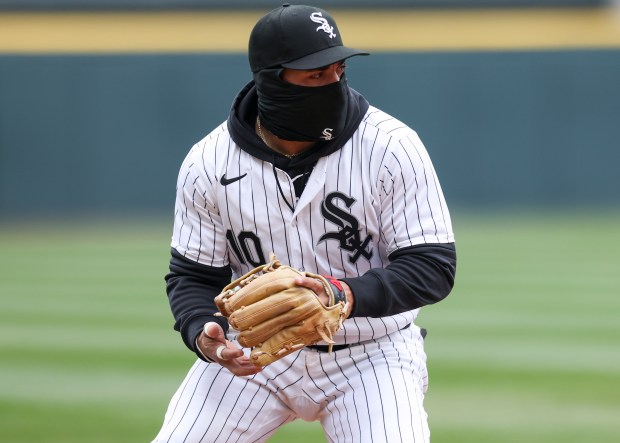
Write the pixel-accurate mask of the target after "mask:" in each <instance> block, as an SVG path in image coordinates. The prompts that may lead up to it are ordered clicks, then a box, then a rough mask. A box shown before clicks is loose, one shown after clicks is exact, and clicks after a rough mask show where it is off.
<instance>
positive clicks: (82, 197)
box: [0, 16, 620, 218]
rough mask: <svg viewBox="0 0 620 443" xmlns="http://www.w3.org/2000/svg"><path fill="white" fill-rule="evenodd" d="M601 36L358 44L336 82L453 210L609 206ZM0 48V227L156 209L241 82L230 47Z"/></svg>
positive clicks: (242, 68) (609, 144)
mask: <svg viewBox="0 0 620 443" xmlns="http://www.w3.org/2000/svg"><path fill="white" fill-rule="evenodd" d="M442 17H443V16H442ZM1 18H2V17H0V20H1ZM252 20H253V18H251V20H249V21H248V23H249V22H251V21H252ZM180 29H187V28H180ZM362 31H363V29H362ZM0 33H1V30H0ZM590 34H591V33H588V35H590ZM347 35H351V34H350V33H348V34H347ZM438 35H439V34H438ZM362 37H363V33H362ZM614 38H616V37H615V36H614V35H612V38H611V40H610V42H611V44H609V45H607V46H608V47H605V48H597V47H585V48H579V49H575V48H573V49H571V48H570V47H562V48H537V49H535V50H533V49H519V48H512V47H511V48H498V49H496V50H494V49H493V48H485V49H484V50H479V49H467V48H459V49H458V50H449V49H446V48H443V47H442V48H441V50H429V49H423V48H416V49H410V50H395V49H394V48H391V49H389V50H384V51H382V50H376V49H373V51H372V52H373V55H372V56H370V57H358V58H356V59H353V60H351V61H350V62H349V69H348V78H349V83H350V85H351V86H352V87H354V88H355V89H357V90H359V91H360V92H362V93H363V94H364V95H365V96H366V97H367V98H368V99H369V101H370V102H371V103H372V104H374V105H376V106H379V107H381V108H383V109H384V110H386V111H387V112H389V113H392V114H393V115H395V116H397V117H399V118H400V119H401V120H403V121H404V122H405V123H407V124H409V125H410V126H411V127H413V128H414V129H416V130H417V131H418V132H419V134H420V136H421V138H422V140H423V141H424V142H425V144H426V146H427V148H428V150H429V152H430V153H431V156H432V158H433V159H434V162H435V167H436V169H437V170H438V172H439V176H440V179H441V182H442V185H443V188H444V192H445V194H446V197H447V198H448V202H449V203H450V205H451V206H452V207H463V208H478V207H484V208H489V207H492V208H514V207H534V208H538V207H545V208H547V207H560V208H565V207H574V206H580V207H614V208H617V207H620V173H618V165H619V164H620V82H619V80H618V79H620V41H619V42H618V43H619V44H618V45H617V46H616V45H615V44H614V40H613V39H614ZM456 39H458V36H455V41H456ZM74 40H75V41H77V42H79V41H80V40H79V39H74ZM239 40H240V41H241V42H242V41H246V37H245V36H241V38H240V39H239ZM413 40H415V41H419V39H413ZM390 41H392V40H390ZM437 41H438V38H437ZM6 42H7V40H5V41H4V43H3V42H0V218H7V217H21V216H39V215H41V216H48V215H56V216H62V215H64V214H68V213H82V212H88V213H109V214H126V213H130V214H136V213H141V212H171V211H172V205H173V200H174V188H175V182H176V173H177V170H178V167H179V165H180V163H181V161H182V159H183V157H184V155H185V153H186V152H187V150H188V149H189V148H190V147H191V146H192V144H193V143H195V142H196V141H198V140H199V139H200V138H202V137H203V136H204V135H206V133H207V132H208V131H209V130H210V129H211V128H213V127H214V126H215V125H217V124H219V123H220V122H221V121H223V120H224V119H225V118H226V116H227V113H228V110H229V108H230V104H231V101H232V98H233V96H234V95H235V94H236V92H237V91H238V90H239V89H240V88H241V87H242V86H243V85H244V84H245V83H246V82H247V81H249V80H250V73H249V70H248V68H247V61H246V55H245V54H244V53H243V51H242V50H230V51H195V52H191V51H175V52H174V53H172V52H161V51H153V53H145V52H135V51H133V52H131V51H130V52H128V53H124V54H118V53H116V54H115V53H106V52H105V51H101V52H98V53H96V54H86V53H75V54H73V53H70V52H71V51H69V50H67V51H66V52H67V53H61V52H60V51H50V50H46V51H41V52H38V53H37V52H36V51H22V52H20V51H14V53H11V52H10V51H9V50H5V52H4V53H2V50H1V48H2V44H6ZM9 43H10V42H9ZM355 43H356V40H355V39H353V42H352V43H349V44H350V45H351V46H355ZM41 44H42V43H41ZM362 47H365V46H362ZM5 48H6V46H5ZM9 49H10V48H9Z"/></svg>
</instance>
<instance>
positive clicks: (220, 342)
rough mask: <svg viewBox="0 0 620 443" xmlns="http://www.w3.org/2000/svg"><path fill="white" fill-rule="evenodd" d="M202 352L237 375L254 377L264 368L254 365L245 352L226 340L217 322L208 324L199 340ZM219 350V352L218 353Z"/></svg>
mask: <svg viewBox="0 0 620 443" xmlns="http://www.w3.org/2000/svg"><path fill="white" fill-rule="evenodd" d="M197 344H198V346H199V347H200V351H201V352H202V353H203V355H205V356H206V357H208V358H210V359H211V360H213V361H214V362H217V363H219V364H220V365H222V366H224V367H225V368H226V369H228V370H229V371H230V372H232V373H233V374H235V375H253V374H256V373H257V372H260V371H261V370H262V368H261V367H260V366H256V365H254V364H253V363H252V362H251V361H250V359H249V358H248V357H246V356H245V354H244V353H243V350H242V349H240V348H238V347H237V346H235V345H234V343H232V342H230V341H228V340H226V336H225V335H224V331H223V330H222V327H221V326H220V325H218V324H217V323H215V322H209V323H206V324H205V326H204V329H203V331H202V332H201V333H200V335H199V336H198V339H197ZM218 349H219V351H218Z"/></svg>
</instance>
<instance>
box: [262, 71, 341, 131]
mask: <svg viewBox="0 0 620 443" xmlns="http://www.w3.org/2000/svg"><path fill="white" fill-rule="evenodd" d="M281 72H282V69H281V68H277V69H263V70H261V71H259V72H257V73H255V74H254V81H255V83H256V90H257V93H258V116H259V117H260V120H261V124H263V125H264V126H265V127H266V128H267V129H268V130H269V131H271V132H272V133H273V134H275V135H276V136H277V137H279V138H281V139H284V140H292V141H322V140H331V139H333V138H336V137H338V135H340V134H341V133H342V130H343V129H344V126H345V122H346V117H347V115H346V114H347V105H348V97H349V95H348V90H349V88H348V86H347V81H346V79H345V77H344V75H343V76H342V77H341V78H340V81H338V82H335V83H330V84H329V85H325V86H317V87H309V86H299V85H293V84H291V83H287V82H285V81H284V80H282V79H281V78H280V73H281Z"/></svg>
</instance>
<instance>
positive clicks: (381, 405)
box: [156, 107, 454, 443]
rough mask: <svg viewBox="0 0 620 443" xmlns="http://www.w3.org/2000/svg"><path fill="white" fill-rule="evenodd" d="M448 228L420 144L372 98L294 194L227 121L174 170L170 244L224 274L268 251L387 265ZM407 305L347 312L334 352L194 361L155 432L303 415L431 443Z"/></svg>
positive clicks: (239, 435)
mask: <svg viewBox="0 0 620 443" xmlns="http://www.w3.org/2000/svg"><path fill="white" fill-rule="evenodd" d="M278 186H281V191H282V192H280V191H279V188H278ZM285 199H286V200H288V203H287V201H286V200H285ZM453 241H454V235H453V233H452V226H451V221H450V215H449V211H448V208H447V206H446V202H445V200H444V197H443V194H442V191H441V187H440V185H439V182H438V180H437V176H436V174H435V170H434V168H433V165H432V162H431V160H430V158H429V156H428V153H427V152H426V149H425V147H424V145H423V144H422V142H421V141H420V139H419V137H418V135H417V134H416V133H415V132H414V131H413V130H411V129H410V128H408V127H407V126H406V125H404V124H403V123H402V122H400V121H399V120H397V119H395V118H393V117H391V116H390V115H388V114H386V113H384V112H382V111H380V110H379V109H376V108H374V107H370V108H369V109H368V111H367V113H366V115H365V116H364V119H363V120H362V122H361V124H360V126H359V128H358V130H357V131H356V132H355V133H354V134H353V136H352V137H351V138H350V140H349V141H348V142H347V143H346V144H345V145H344V146H343V147H342V148H341V149H339V150H337V151H335V152H334V153H332V154H330V155H329V156H326V157H322V158H320V159H319V160H318V162H317V163H316V165H315V166H314V169H313V170H312V173H311V174H310V176H309V178H308V181H307V184H306V186H305V188H304V191H303V193H302V194H301V196H300V197H299V198H298V199H297V198H296V197H295V190H294V183H293V179H292V178H290V177H289V176H288V175H287V174H286V173H285V172H284V171H282V170H279V169H276V168H275V167H274V165H273V164H271V163H270V162H264V161H262V160H259V159H257V158H255V157H253V156H251V155H250V154H249V153H248V152H246V151H244V150H243V149H241V148H240V147H239V146H237V145H236V144H235V143H234V142H233V141H232V139H231V137H230V136H229V134H228V129H227V126H226V124H222V125H221V126H220V127H218V128H217V129H216V130H214V131H213V132H212V133H211V134H209V135H208V136H207V137H205V138H204V139H203V140H201V141H200V142H199V143H197V144H196V145H195V146H194V147H193V148H192V149H191V151H190V152H189V154H188V155H187V157H186V159H185V161H184V162H183V165H182V167H181V170H180V173H179V179H178V184H177V201H176V210H175V224H174V230H173V237H172V247H174V248H175V249H176V250H177V251H178V252H179V253H181V254H183V255H184V256H185V257H187V258H189V259H191V260H194V261H197V262H200V263H203V264H206V265H210V266H217V267H221V266H226V265H230V266H231V268H232V269H233V278H236V277H237V276H239V275H242V274H244V273H246V272H247V271H249V270H250V269H252V268H254V267H255V266H257V265H258V264H259V263H261V260H264V259H265V258H266V257H268V256H269V253H270V252H275V253H276V255H277V256H278V258H279V259H280V260H281V261H282V262H284V263H286V264H290V265H291V266H293V267H296V268H299V269H301V270H306V271H310V272H313V273H319V274H330V275H333V276H334V277H336V278H344V277H354V276H358V275H362V274H364V273H365V272H367V271H368V270H370V269H371V268H380V267H385V266H386V265H387V264H388V263H389V260H388V256H389V255H390V254H391V253H392V252H394V251H396V250H397V249H399V248H404V247H408V246H414V245H419V244H425V243H451V242H453ZM417 313H418V310H413V311H408V312H403V313H400V314H397V315H393V316H389V317H382V318H369V317H368V318H364V317H353V318H350V319H348V320H346V321H345V322H344V325H343V328H342V329H341V330H340V331H338V333H337V334H336V336H335V337H334V338H335V340H336V343H339V344H341V343H356V344H358V345H355V346H352V347H350V348H347V349H343V350H340V351H338V352H335V353H333V354H331V355H329V354H324V353H319V352H317V351H314V350H310V349H304V350H302V351H300V352H298V353H294V354H291V355H289V356H287V357H286V358H284V359H282V360H279V361H277V362H276V363H273V364H271V365H269V366H267V367H266V368H265V369H264V370H263V372H261V373H259V374H257V375H255V376H253V377H251V378H247V377H234V376H232V375H231V374H230V373H229V372H227V370H224V369H222V367H221V366H219V365H217V364H208V363H205V362H202V361H197V362H196V364H195V365H194V367H193V369H192V370H191V371H190V372H189V374H188V376H187V378H186V380H185V382H184V383H183V384H182V385H181V387H180V388H179V390H178V391H177V393H176V394H175V396H174V397H173V399H172V401H171V403H170V407H169V409H168V413H167V415H166V420H165V424H164V427H163V428H162V430H161V432H160V435H159V436H158V438H157V440H156V441H157V442H192V443H193V442H254V441H265V440H266V439H267V438H268V437H269V436H270V435H271V434H272V433H273V432H275V430H276V429H277V428H278V427H279V426H281V425H282V424H284V423H287V422H289V421H292V420H295V419H297V418H301V419H305V420H320V421H321V423H322V425H323V428H324V430H325V433H326V436H327V438H328V440H329V441H330V442H388V441H389V442H401V441H402V442H415V443H420V442H422V443H424V442H428V441H429V431H428V426H427V419H426V412H425V411H424V408H423V405H422V402H423V399H424V392H425V391H426V387H427V373H426V355H425V354H424V349H423V342H422V338H421V336H420V330H419V328H418V327H417V326H415V324H413V325H412V326H411V327H410V328H407V329H403V328H405V327H406V326H408V325H410V324H412V322H413V321H414V320H415V318H416V316H417ZM235 334H236V331H234V330H232V329H231V330H230V331H229V339H231V340H235ZM259 417H260V418H259Z"/></svg>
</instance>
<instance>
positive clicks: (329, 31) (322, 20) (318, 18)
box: [310, 12, 336, 38]
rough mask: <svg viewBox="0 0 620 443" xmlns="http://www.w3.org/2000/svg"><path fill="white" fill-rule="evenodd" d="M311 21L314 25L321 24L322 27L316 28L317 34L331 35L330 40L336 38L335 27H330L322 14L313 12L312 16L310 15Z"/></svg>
mask: <svg viewBox="0 0 620 443" xmlns="http://www.w3.org/2000/svg"><path fill="white" fill-rule="evenodd" d="M310 20H312V21H313V22H314V23H320V24H321V26H319V27H318V28H316V32H319V31H323V32H325V33H326V34H329V38H334V37H336V34H334V27H333V26H330V25H329V22H328V21H327V19H326V18H325V17H323V14H322V13H320V12H313V13H312V14H310Z"/></svg>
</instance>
